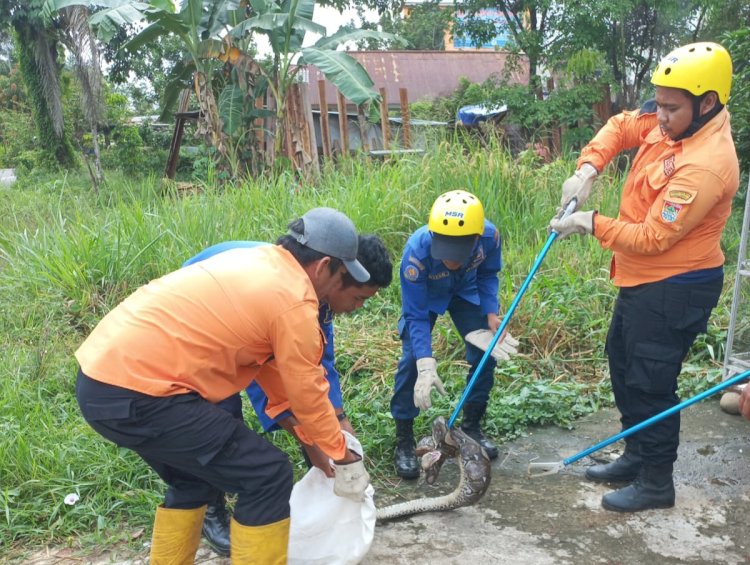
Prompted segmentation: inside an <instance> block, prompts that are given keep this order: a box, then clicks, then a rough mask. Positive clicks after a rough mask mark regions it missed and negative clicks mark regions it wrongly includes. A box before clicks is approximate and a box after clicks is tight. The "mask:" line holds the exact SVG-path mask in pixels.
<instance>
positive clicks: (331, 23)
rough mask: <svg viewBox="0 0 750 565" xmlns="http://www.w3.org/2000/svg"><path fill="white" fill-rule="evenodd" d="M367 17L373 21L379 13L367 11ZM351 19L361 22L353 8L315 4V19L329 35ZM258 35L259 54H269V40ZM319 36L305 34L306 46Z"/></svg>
mask: <svg viewBox="0 0 750 565" xmlns="http://www.w3.org/2000/svg"><path fill="white" fill-rule="evenodd" d="M365 17H366V18H367V21H371V22H374V21H377V19H378V16H377V13H376V12H375V11H368V12H366V13H365ZM350 20H354V21H355V23H357V24H358V25H359V24H360V23H361V20H360V19H359V16H357V12H356V11H355V10H351V9H348V10H345V11H344V12H343V13H341V14H340V13H339V12H338V10H336V9H335V8H331V7H321V6H315V12H313V21H314V22H315V23H317V24H320V25H322V26H325V28H326V31H327V33H328V35H331V34H332V33H335V32H336V31H338V29H339V28H340V27H341V26H342V25H344V24H346V23H349V21H350ZM257 36H258V37H259V39H258V54H259V55H267V54H269V53H270V51H271V50H270V47H269V45H268V42H267V41H266V40H265V37H264V36H262V35H261V34H257ZM319 38H320V36H318V35H315V34H312V33H308V34H307V35H306V36H305V46H307V45H312V44H313V43H315V42H316V41H317V40H318V39H319Z"/></svg>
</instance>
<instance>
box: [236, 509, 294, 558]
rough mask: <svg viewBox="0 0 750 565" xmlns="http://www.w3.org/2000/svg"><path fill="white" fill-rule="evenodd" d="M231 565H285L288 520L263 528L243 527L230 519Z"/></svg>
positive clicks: (287, 543)
mask: <svg viewBox="0 0 750 565" xmlns="http://www.w3.org/2000/svg"><path fill="white" fill-rule="evenodd" d="M229 541H230V543H231V546H232V549H231V551H230V553H229V555H230V556H231V558H232V565H286V556H287V546H288V545H289V518H285V519H283V520H280V521H278V522H274V523H273V524H266V525H265V526H243V525H242V524H240V523H239V522H238V521H237V520H235V519H234V518H232V522H231V525H230V535H229Z"/></svg>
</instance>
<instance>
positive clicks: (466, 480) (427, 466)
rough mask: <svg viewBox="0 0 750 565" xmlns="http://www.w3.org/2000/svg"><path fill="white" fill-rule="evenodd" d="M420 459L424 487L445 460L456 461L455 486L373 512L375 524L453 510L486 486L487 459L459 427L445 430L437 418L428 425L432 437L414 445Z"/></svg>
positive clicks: (481, 493) (476, 497)
mask: <svg viewBox="0 0 750 565" xmlns="http://www.w3.org/2000/svg"><path fill="white" fill-rule="evenodd" d="M417 454H418V455H420V456H421V458H422V463H421V464H422V469H423V470H424V472H425V480H426V482H427V484H430V485H431V484H434V483H435V481H436V480H437V477H438V474H439V473H440V469H441V468H442V466H443V463H444V462H445V461H446V460H447V459H453V458H458V469H459V475H460V477H459V481H458V486H457V487H456V488H455V489H453V490H452V491H451V492H450V493H448V494H446V495H443V496H437V497H425V498H417V499H415V500H409V501H406V502H399V503H397V504H391V505H390V506H385V507H383V508H377V509H376V519H377V521H379V522H383V521H386V520H393V519H394V518H401V517H403V516H410V515H412V514H419V513H421V512H435V511H444V510H453V509H454V508H460V507H462V506H469V505H471V504H474V503H476V502H477V501H478V500H479V499H480V498H482V496H484V493H485V492H487V488H488V487H489V486H490V474H491V473H490V471H491V466H490V460H489V458H488V457H487V454H486V453H485V452H484V450H483V449H482V447H481V446H480V445H479V444H478V443H477V442H476V441H475V440H473V439H472V438H471V437H469V436H468V435H466V433H465V432H464V431H462V430H461V429H460V428H452V429H451V428H449V427H448V424H447V423H446V421H445V418H443V417H442V416H439V417H438V418H436V419H435V421H434V422H433V423H432V437H427V438H423V439H422V440H421V441H420V442H419V445H417Z"/></svg>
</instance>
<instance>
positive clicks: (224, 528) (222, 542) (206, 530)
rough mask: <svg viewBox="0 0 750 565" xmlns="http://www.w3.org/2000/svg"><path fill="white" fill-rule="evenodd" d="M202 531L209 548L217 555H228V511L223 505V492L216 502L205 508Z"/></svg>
mask: <svg viewBox="0 0 750 565" xmlns="http://www.w3.org/2000/svg"><path fill="white" fill-rule="evenodd" d="M202 533H203V537H204V538H205V539H206V542H207V543H208V545H209V546H211V549H213V550H214V551H215V552H216V553H218V554H219V555H223V556H225V557H226V556H228V555H229V512H227V507H226V506H225V505H224V494H223V493H222V495H221V497H220V498H218V499H217V500H216V502H214V503H213V504H209V505H208V507H207V508H206V517H205V518H204V519H203V532H202Z"/></svg>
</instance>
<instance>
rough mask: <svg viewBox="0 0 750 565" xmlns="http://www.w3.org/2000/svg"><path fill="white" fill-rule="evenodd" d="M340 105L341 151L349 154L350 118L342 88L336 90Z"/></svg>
mask: <svg viewBox="0 0 750 565" xmlns="http://www.w3.org/2000/svg"><path fill="white" fill-rule="evenodd" d="M336 98H337V100H338V107H339V130H340V131H339V133H340V134H341V153H343V154H344V155H349V118H348V116H347V115H346V99H345V98H344V95H343V94H341V91H340V90H337V91H336Z"/></svg>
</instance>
